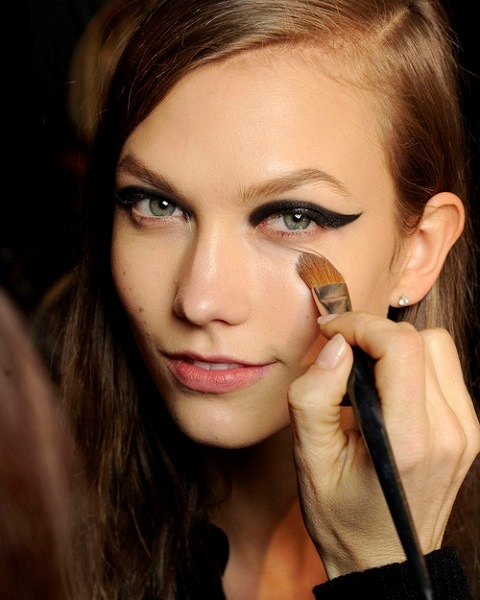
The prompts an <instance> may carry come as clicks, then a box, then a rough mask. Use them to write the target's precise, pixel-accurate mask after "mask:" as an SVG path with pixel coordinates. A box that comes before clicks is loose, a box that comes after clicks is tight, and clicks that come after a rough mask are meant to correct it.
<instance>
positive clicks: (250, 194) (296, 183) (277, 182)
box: [117, 155, 350, 202]
mask: <svg viewBox="0 0 480 600" xmlns="http://www.w3.org/2000/svg"><path fill="white" fill-rule="evenodd" d="M119 173H128V174H130V175H133V176H135V177H138V178H139V179H142V180H143V181H144V182H145V183H147V184H150V185H152V186H153V187H156V188H158V189H162V190H164V191H165V192H167V193H169V194H171V195H172V196H174V197H176V198H178V199H179V200H184V201H185V202H188V199H187V198H185V197H184V195H183V194H182V193H181V192H179V190H178V189H177V188H176V187H175V186H174V185H173V184H172V183H171V182H169V181H168V179H166V178H165V177H163V176H162V175H161V174H159V173H155V172H153V171H151V170H150V169H149V168H148V167H147V166H146V165H144V164H143V163H142V162H141V161H139V160H138V159H136V158H134V157H133V156H131V155H127V156H125V157H124V158H123V159H122V160H121V161H120V162H119V163H118V165H117V175H118V174H119ZM318 183H327V184H328V185H329V187H331V188H332V189H333V191H335V192H337V193H338V194H340V195H341V196H344V197H349V196H350V192H349V191H348V189H347V188H346V187H345V186H344V185H343V184H342V183H341V182H340V181H339V180H338V179H337V178H336V177H334V176H333V175H331V174H330V173H327V172H326V171H323V170H322V169H314V168H308V169H298V170H296V171H293V172H292V173H287V174H286V175H280V176H279V177H274V178H272V179H270V180H268V181H266V182H261V183H259V184H255V185H252V186H250V187H248V188H246V189H244V190H243V192H242V196H243V199H244V201H245V202H251V201H252V200H254V199H255V200H257V201H258V200H259V199H260V200H263V199H267V198H271V197H272V196H278V195H280V194H284V193H286V192H288V191H290V190H293V189H295V188H297V187H301V186H303V185H312V184H313V185H314V184H318Z"/></svg>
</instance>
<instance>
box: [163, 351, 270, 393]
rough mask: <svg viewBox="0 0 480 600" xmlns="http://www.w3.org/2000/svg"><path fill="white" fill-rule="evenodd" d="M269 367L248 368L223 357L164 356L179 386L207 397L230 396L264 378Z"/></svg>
mask: <svg viewBox="0 0 480 600" xmlns="http://www.w3.org/2000/svg"><path fill="white" fill-rule="evenodd" d="M271 364H272V363H270V364H265V365H251V364H244V363H236V362H234V361H233V360H232V359H229V358H224V357H215V358H208V359H207V358H199V357H191V356H187V355H173V356H167V365H168V367H169V369H170V371H171V373H172V375H173V377H174V378H175V379H176V380H177V382H178V383H180V385H182V386H183V387H185V388H187V389H189V390H192V391H195V392H202V393H208V394H224V393H228V392H234V391H235V390H239V389H241V388H244V387H247V386H249V385H252V384H253V383H255V382H257V381H259V380H260V379H262V377H264V375H265V373H266V372H267V370H268V369H269V367H270V366H271Z"/></svg>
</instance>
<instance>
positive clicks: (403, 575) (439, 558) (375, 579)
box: [313, 548, 473, 600]
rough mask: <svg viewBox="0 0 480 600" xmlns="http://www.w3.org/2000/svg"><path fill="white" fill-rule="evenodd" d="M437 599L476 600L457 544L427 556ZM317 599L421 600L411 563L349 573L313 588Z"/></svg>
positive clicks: (435, 599) (435, 598) (434, 595)
mask: <svg viewBox="0 0 480 600" xmlns="http://www.w3.org/2000/svg"><path fill="white" fill-rule="evenodd" d="M425 560H426V563H427V568H428V571H429V573H430V579H431V581H432V587H433V597H434V600H473V596H472V594H471V592H470V591H469V587H468V582H467V577H466V575H465V571H464V569H463V565H462V563H461V560H460V558H459V556H458V554H457V551H456V550H455V549H454V548H442V549H441V550H435V551H434V552H431V553H430V554H427V555H426V557H425ZM313 594H314V596H315V598H316V599H317V600H351V599H352V598H355V600H420V598H421V596H420V595H419V594H418V592H417V589H416V587H415V581H414V580H413V579H412V577H411V576H410V573H409V568H408V563H407V562H403V563H395V564H391V565H386V566H384V567H377V568H374V569H368V570H367V571H362V572H358V573H349V574H348V575H342V576H341V577H335V578H334V579H332V580H330V581H327V582H326V583H323V584H322V585H318V586H316V587H315V588H314V589H313Z"/></svg>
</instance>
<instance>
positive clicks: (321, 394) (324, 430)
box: [288, 334, 353, 471]
mask: <svg viewBox="0 0 480 600" xmlns="http://www.w3.org/2000/svg"><path fill="white" fill-rule="evenodd" d="M352 360H353V358H352V351H351V348H350V347H349V345H348V344H347V343H346V341H345V338H344V337H343V336H342V335H340V334H339V335H336V336H334V337H333V338H332V339H331V340H329V342H328V343H327V344H326V345H325V346H324V347H323V349H322V351H321V353H320V354H319V356H318V358H317V360H316V362H315V364H313V365H312V366H311V367H310V368H309V369H308V370H307V371H306V372H305V373H304V374H303V375H302V376H301V377H300V378H299V379H297V380H296V381H294V382H293V383H292V385H291V386H290V389H289V393H288V402H289V410H290V417H291V421H292V431H293V436H294V443H295V447H296V455H297V458H298V459H299V460H301V461H302V462H304V461H306V462H309V463H311V461H314V463H313V464H315V468H318V469H324V470H325V471H329V470H330V468H331V464H332V462H336V461H337V460H338V457H339V455H341V454H342V452H343V451H344V449H345V447H346V445H347V442H348V437H347V436H346V435H345V434H344V433H343V431H342V418H341V413H342V410H343V409H342V408H341V406H340V403H341V402H342V399H343V397H344V395H345V392H346V386H347V379H348V374H349V372H350V369H351V366H352Z"/></svg>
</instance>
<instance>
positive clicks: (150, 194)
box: [115, 185, 191, 216]
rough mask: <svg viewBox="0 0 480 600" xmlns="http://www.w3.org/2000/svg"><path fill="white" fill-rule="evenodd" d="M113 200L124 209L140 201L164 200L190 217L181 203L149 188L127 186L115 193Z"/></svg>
mask: <svg viewBox="0 0 480 600" xmlns="http://www.w3.org/2000/svg"><path fill="white" fill-rule="evenodd" d="M115 199H116V200H117V201H118V202H120V203H121V204H123V205H124V206H126V207H131V206H133V205H134V204H137V203H138V202H140V201H141V200H159V199H161V200H166V201H167V202H171V203H172V204H175V206H176V207H177V208H179V209H180V210H181V211H182V212H184V213H185V215H187V216H190V215H191V211H190V210H189V209H188V208H187V207H186V206H184V204H183V202H181V201H179V200H178V198H175V197H174V196H172V194H170V193H169V192H166V191H163V190H152V189H151V188H146V187H142V186H139V185H128V186H125V187H124V188H122V189H120V190H117V191H116V192H115Z"/></svg>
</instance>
